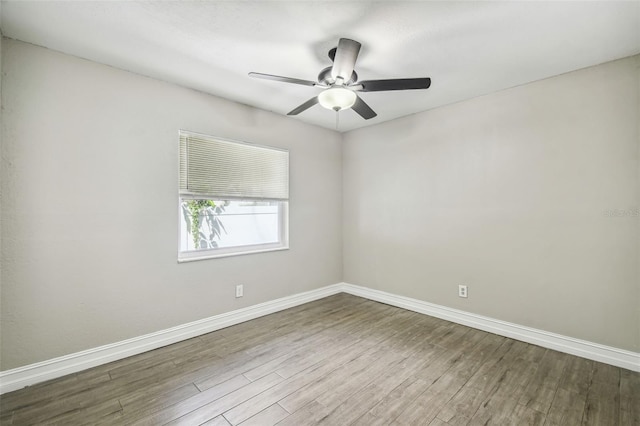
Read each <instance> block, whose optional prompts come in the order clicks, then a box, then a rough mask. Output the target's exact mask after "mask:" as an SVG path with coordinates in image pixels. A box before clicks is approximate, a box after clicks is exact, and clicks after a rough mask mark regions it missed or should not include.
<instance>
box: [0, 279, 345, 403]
mask: <svg viewBox="0 0 640 426" xmlns="http://www.w3.org/2000/svg"><path fill="white" fill-rule="evenodd" d="M341 291H342V284H334V285H330V286H327V287H322V288H319V289H315V290H311V291H307V292H305V293H299V294H294V295H292V296H287V297H283V298H281V299H276V300H272V301H269V302H265V303H260V304H258V305H253V306H249V307H246V308H242V309H238V310H235V311H232V312H227V313H224V314H220V315H215V316H212V317H209V318H205V319H202V320H198V321H194V322H190V323H187V324H182V325H179V326H177V327H172V328H168V329H166V330H161V331H157V332H155V333H150V334H146V335H144V336H139V337H134V338H132V339H127V340H123V341H121V342H116V343H112V344H109V345H104V346H100V347H97V348H93V349H88V350H86V351H82V352H76V353H73V354H69V355H65V356H61V357H58V358H54V359H50V360H47V361H43V362H38V363H35V364H30V365H26V366H24V367H19V368H14V369H12V370H6V371H1V372H0V394H3V393H5V392H11V391H14V390H17V389H22V388H23V387H25V386H30V385H33V384H36V383H40V382H44V381H47V380H51V379H55V378H57V377H62V376H65V375H67V374H71V373H76V372H78V371H82V370H86V369H88V368H91V367H95V366H98V365H102V364H106V363H109V362H112V361H116V360H119V359H122V358H126V357H129V356H132V355H137V354H140V353H143V352H147V351H150V350H152V349H157V348H160V347H162V346H167V345H170V344H172V343H176V342H180V341H182V340H186V339H190V338H192V337H196V336H200V335H202V334H206V333H210V332H212V331H215V330H219V329H221V328H225V327H229V326H231V325H235V324H239V323H241V322H245V321H249V320H252V319H255V318H258V317H261V316H264V315H269V314H272V313H274V312H278V311H282V310H284V309H288V308H292V307H294V306H298V305H302V304H303V303H307V302H312V301H314V300H317V299H322V298H324V297H327V296H331V295H333V294H337V293H340V292H341Z"/></svg>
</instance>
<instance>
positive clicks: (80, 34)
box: [0, 1, 640, 131]
mask: <svg viewBox="0 0 640 426" xmlns="http://www.w3.org/2000/svg"><path fill="white" fill-rule="evenodd" d="M1 6H2V9H1V12H2V19H1V22H0V26H1V28H2V32H3V34H4V35H5V36H7V37H11V38H15V39H18V40H23V41H26V42H30V43H34V44H37V45H41V46H45V47H48V48H51V49H55V50H59V51H61V52H65V53H69V54H72V55H76V56H79V57H82V58H87V59H90V60H93V61H96V62H101V63H104V64H108V65H112V66H114V67H117V68H121V69H125V70H129V71H133V72H136V73H139V74H143V75H147V76H150V77H154V78H158V79H161V80H165V81H168V82H172V83H177V84H180V85H183V86H186V87H190V88H194V89H197V90H200V91H203V92H207V93H210V94H213V95H216V96H221V97H223V98H227V99H231V100H234V101H237V102H241V103H244V104H248V105H252V106H255V107H258V108H262V109H266V110H270V111H274V112H277V113H279V114H286V113H287V112H288V111H290V110H291V109H293V108H294V107H296V106H298V105H299V104H301V103H303V102H305V101H306V100H308V99H309V98H311V97H312V96H314V95H316V94H317V93H318V92H319V90H320V89H317V88H314V87H307V86H298V85H292V84H285V83H279V82H272V81H266V80H258V79H253V78H250V77H248V76H247V73H248V72H250V71H256V72H262V73H268V74H277V75H284V76H290V77H296V78H301V79H306V80H315V79H316V77H317V74H318V73H319V72H320V70H321V69H322V68H324V67H327V66H330V65H331V62H330V60H329V59H328V58H327V52H328V50H329V49H330V48H332V47H334V46H336V45H337V41H338V39H339V38H340V37H347V38H352V39H354V40H357V41H359V42H361V43H362V50H361V51H360V56H359V58H358V62H357V64H356V71H357V73H358V75H359V77H360V79H361V80H371V79H387V78H403V77H405V78H407V77H431V79H432V84H431V88H430V89H428V90H412V91H403V92H378V93H363V94H362V98H363V99H364V100H365V101H366V102H367V103H368V104H369V105H370V106H371V107H372V108H373V109H374V110H375V111H376V112H377V113H378V117H376V118H374V119H371V120H368V121H365V120H363V119H362V118H361V117H360V116H358V115H357V114H356V113H355V112H353V111H343V112H341V113H340V129H339V130H340V131H346V130H351V129H355V128H358V127H363V126H366V125H370V124H375V123H380V122H383V121H387V120H391V119H394V118H397V117H401V116H404V115H408V114H412V113H416V112H420V111H424V110H427V109H430V108H434V107H437V106H441V105H446V104H450V103H453V102H458V101H461V100H465V99H469V98H472V97H476V96H479V95H483V94H487V93H491V92H495V91H498V90H501V89H505V88H509V87H513V86H517V85H520V84H524V83H528V82H531V81H535V80H540V79H543V78H546V77H550V76H554V75H558V74H561V73H565V72H568V71H572V70H576V69H580V68H584V67H587V66H590V65H595V64H599V63H602V62H607V61H610V60H614V59H618V58H622V57H625V56H630V55H633V54H638V53H640V2H639V1H629V2H611V1H600V2H482V1H476V2H456V1H446V2H417V1H413V2H397V1H387V2H376V3H373V2H366V1H358V2H343V1H340V2H338V1H316V2H301V1H298V2H281V1H278V2H275V1H256V2H238V1H236V2H233V1H163V2H149V1H147V2H132V1H105V2H100V1H90V2H89V1H88V2H82V1H80V2H78V1H70V2H64V1H46V2H24V1H2V5H1ZM291 119H296V120H302V121H305V122H308V123H313V124H316V125H319V126H323V127H327V128H330V129H335V124H336V117H335V112H333V111H330V110H326V109H323V108H322V107H320V106H319V105H317V106H315V107H313V108H311V109H309V110H307V111H305V112H303V113H301V114H300V115H299V116H297V117H295V118H291Z"/></svg>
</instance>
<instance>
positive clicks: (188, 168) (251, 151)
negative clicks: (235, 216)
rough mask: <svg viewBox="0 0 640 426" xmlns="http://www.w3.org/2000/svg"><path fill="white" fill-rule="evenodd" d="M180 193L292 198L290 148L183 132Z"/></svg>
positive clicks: (227, 196) (217, 196)
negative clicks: (290, 189) (290, 196)
mask: <svg viewBox="0 0 640 426" xmlns="http://www.w3.org/2000/svg"><path fill="white" fill-rule="evenodd" d="M180 193H181V194H184V195H201V196H207V197H216V198H218V199H234V198H236V199H238V198H239V199H242V198H244V199H264V200H288V199H289V151H286V150H282V149H276V148H268V147H262V146H258V145H250V144H245V143H241V142H233V141H228V140H224V139H220V138H215V137H210V136H204V135H199V134H194V133H190V132H185V131H181V132H180Z"/></svg>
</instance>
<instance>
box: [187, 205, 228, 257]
mask: <svg viewBox="0 0 640 426" xmlns="http://www.w3.org/2000/svg"><path fill="white" fill-rule="evenodd" d="M181 207H182V214H183V216H184V219H185V222H186V223H187V232H188V233H189V234H191V238H192V239H193V245H194V247H195V248H196V249H206V248H217V247H218V243H217V241H216V239H218V238H220V236H221V235H222V232H224V233H226V232H227V231H226V230H225V229H224V225H223V224H222V222H221V221H220V217H219V215H220V214H221V213H223V212H224V207H225V204H224V201H222V202H218V204H216V202H214V201H213V200H183V201H182V204H181ZM203 222H204V223H206V224H207V228H208V230H209V232H208V233H206V232H205V230H204V229H203V227H202V224H203Z"/></svg>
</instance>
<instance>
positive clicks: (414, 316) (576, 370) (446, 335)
mask: <svg viewBox="0 0 640 426" xmlns="http://www.w3.org/2000/svg"><path fill="white" fill-rule="evenodd" d="M639 398H640V374H639V373H634V372H631V371H628V370H623V369H620V368H617V367H613V366H610V365H607V364H602V363H598V362H594V361H589V360H585V359H582V358H577V357H573V356H569V355H566V354H562V353H559V352H555V351H552V350H547V349H544V348H540V347H538V346H534V345H530V344H527V343H523V342H519V341H515V340H512V339H508V338H505V337H501V336H497V335H494V334H491V333H486V332H484V331H480V330H475V329H471V328H468V327H464V326H462V325H459V324H454V323H451V322H447V321H444V320H441V319H437V318H433V317H429V316H425V315H421V314H418V313H415V312H410V311H406V310H402V309H399V308H395V307H391V306H389V305H384V304H381V303H377V302H373V301H370V300H366V299H362V298H359V297H355V296H351V295H347V294H338V295H334V296H330V297H327V298H324V299H321V300H317V301H314V302H311V303H308V304H304V305H300V306H296V307H294V308H291V309H287V310H285V311H281V312H277V313H274V314H271V315H268V316H265V317H262V318H258V319H255V320H252V321H248V322H245V323H242V324H238V325H236V326H232V327H227V328H224V329H221V330H217V331H214V332H212V333H208V334H206V335H203V336H199V337H196V338H193V339H189V340H186V341H183V342H180V343H177V344H174V345H169V346H166V347H162V348H158V349H156V350H153V351H150V352H146V353H143V354H140V355H136V356H133V357H130V358H126V359H122V360H117V361H114V362H112V363H109V364H105V365H101V366H99V367H96V368H93V369H90V370H86V371H82V372H78V373H75V374H72V375H69V376H65V377H61V378H57V379H55V380H51V381H49V382H45V383H40V384H37V385H34V386H31V387H28V388H25V389H21V390H18V391H15V392H11V393H8V394H6V395H2V396H1V397H0V425H22V424H64V425H71V424H91V425H131V424H135V425H163V424H186V425H200V424H202V425H209V426H230V425H233V426H236V425H238V424H243V425H247V426H250V425H271V424H281V425H295V426H300V425H315V424H325V425H349V424H352V425H360V426H374V425H390V424H395V425H407V424H431V425H435V426H442V425H448V426H456V425H474V424H483V425H484V424H509V425H543V424H544V425H563V426H565V425H569V426H570V425H582V424H584V425H624V426H626V425H631V426H635V425H640V401H639Z"/></svg>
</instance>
